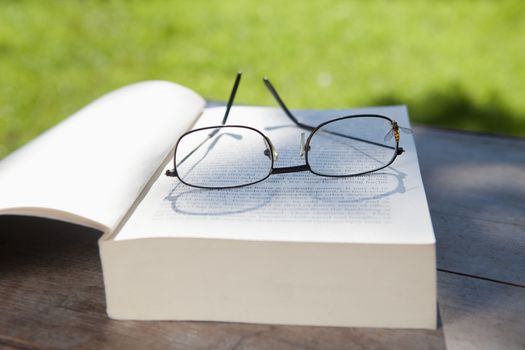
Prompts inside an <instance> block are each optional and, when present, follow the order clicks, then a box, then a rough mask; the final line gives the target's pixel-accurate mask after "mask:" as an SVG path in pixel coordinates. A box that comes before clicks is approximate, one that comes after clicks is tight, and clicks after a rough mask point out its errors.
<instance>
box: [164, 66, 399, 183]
mask: <svg viewBox="0 0 525 350" xmlns="http://www.w3.org/2000/svg"><path fill="white" fill-rule="evenodd" d="M240 78H241V73H237V77H236V79H235V83H234V86H233V89H232V92H231V94H230V98H229V100H228V104H227V107H226V112H225V115H224V117H223V120H222V125H217V126H207V127H203V128H198V129H193V130H190V131H187V132H185V133H184V134H182V135H181V136H180V137H179V139H178V140H177V143H176V144H175V149H174V154H173V170H167V171H166V173H165V175H166V176H170V177H177V178H178V179H179V181H180V182H182V183H183V184H185V185H187V186H190V187H194V188H202V189H231V188H240V187H245V186H251V185H254V184H257V183H259V182H262V181H264V180H266V179H268V178H269V177H270V176H271V175H273V174H287V173H296V172H303V171H310V172H311V173H313V174H315V175H317V176H322V177H329V178H348V177H355V176H361V175H365V174H370V173H373V172H376V171H378V170H381V169H384V168H386V167H388V166H390V165H391V164H392V163H393V162H394V161H395V160H396V158H397V156H398V155H401V154H403V152H404V149H403V148H402V147H399V131H398V126H397V122H396V121H395V120H393V119H391V118H389V117H386V116H384V115H380V114H356V115H349V116H343V117H338V118H335V119H331V120H328V121H326V122H323V123H321V124H319V125H317V126H315V127H313V126H310V125H307V124H303V123H301V122H299V120H298V119H297V118H296V117H295V116H294V115H293V114H292V113H291V112H290V110H289V109H288V108H287V107H286V105H285V104H284V102H283V100H282V99H281V97H280V96H279V94H278V93H277V91H276V90H275V88H274V87H273V85H272V84H271V82H270V81H269V80H268V78H266V77H265V78H264V79H263V81H264V83H265V85H266V87H267V88H268V90H269V91H270V93H271V94H272V95H273V97H274V98H275V100H276V101H277V102H278V103H279V105H280V106H281V108H282V109H283V111H284V112H285V114H286V115H287V116H288V117H289V118H290V119H291V120H292V121H293V122H294V124H295V125H296V126H298V127H300V128H303V129H307V130H310V134H309V136H308V138H307V140H306V143H305V145H304V152H305V164H301V165H295V166H289V167H278V168H276V167H274V164H275V161H276V160H275V159H274V158H275V157H274V154H276V149H275V147H274V145H273V144H272V142H271V140H270V138H269V137H268V136H266V135H265V134H264V133H262V132H261V131H259V130H257V129H255V128H253V127H250V126H246V125H225V124H226V121H227V119H228V115H229V112H230V109H231V107H232V104H233V100H234V98H235V94H236V92H237V88H238V86H239V83H240ZM353 118H381V119H384V120H387V121H388V122H390V124H391V125H392V130H393V131H394V136H395V146H388V145H384V144H381V143H376V142H373V141H369V140H364V139H360V138H357V137H352V136H348V135H342V134H338V133H335V132H330V133H332V134H335V135H336V136H343V137H346V138H351V139H355V140H358V141H363V142H366V143H372V144H375V145H378V146H380V147H385V148H391V149H392V150H394V152H393V153H394V155H393V157H392V159H391V160H390V161H389V162H388V163H386V164H385V165H382V166H381V167H379V168H376V169H373V170H369V171H363V172H360V173H356V174H349V175H327V174H320V173H317V172H315V171H314V170H312V168H311V166H310V164H309V162H308V151H309V150H310V141H311V140H312V137H313V136H314V135H315V133H316V132H317V131H319V129H321V128H322V127H323V126H325V125H327V124H330V123H333V122H337V121H340V120H345V119H353ZM222 128H244V129H249V130H252V131H255V132H256V133H258V134H259V135H261V136H262V137H263V139H264V140H265V143H266V144H267V145H268V146H269V147H270V152H269V155H268V156H269V157H270V160H271V168H270V171H269V172H268V175H266V176H265V177H264V178H262V179H260V180H257V181H254V182H251V183H247V184H241V185H235V186H198V185H193V184H189V183H187V182H185V181H184V180H183V179H182V178H181V177H179V176H178V173H177V149H178V147H179V143H180V141H181V140H182V139H183V138H184V137H185V136H186V135H189V134H192V133H194V132H198V131H203V130H210V129H214V130H217V131H216V132H212V134H213V135H215V134H216V133H217V132H218V131H219V130H220V129H222ZM212 134H210V135H208V136H209V138H208V139H210V138H211V137H213V135H212ZM208 139H206V140H205V141H207V140H208ZM202 144H203V143H201V145H202ZM201 145H199V146H197V148H196V149H195V150H194V151H196V150H197V149H198V148H199V147H200V146H201ZM194 151H192V152H191V153H193V152H194ZM191 153H190V154H189V155H191ZM185 159H186V158H184V159H183V160H182V161H184V160H185Z"/></svg>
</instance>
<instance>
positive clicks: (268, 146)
mask: <svg viewBox="0 0 525 350" xmlns="http://www.w3.org/2000/svg"><path fill="white" fill-rule="evenodd" d="M264 143H266V149H265V150H264V155H265V156H266V157H268V158H270V150H271V152H272V154H273V161H274V162H276V161H277V160H278V159H279V153H277V151H276V150H275V146H274V145H273V144H272V141H269V140H266V139H264Z"/></svg>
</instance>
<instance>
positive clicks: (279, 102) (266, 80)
mask: <svg viewBox="0 0 525 350" xmlns="http://www.w3.org/2000/svg"><path fill="white" fill-rule="evenodd" d="M263 82H264V85H266V87H267V88H268V90H269V91H270V93H271V94H272V96H273V98H274V99H275V100H276V101H277V103H278V104H279V106H281V108H282V109H283V111H284V113H285V114H286V115H287V116H288V118H290V119H291V120H292V121H293V122H294V123H295V124H296V125H298V126H301V127H303V128H305V129H310V130H313V129H315V128H314V127H313V126H310V125H306V124H303V123H301V122H300V121H299V120H297V118H296V117H295V116H294V115H293V114H292V112H290V110H289V109H288V107H286V105H285V104H284V101H283V100H282V99H281V96H279V94H278V93H277V90H275V88H274V87H273V85H272V83H271V82H270V80H269V79H268V77H264V78H263Z"/></svg>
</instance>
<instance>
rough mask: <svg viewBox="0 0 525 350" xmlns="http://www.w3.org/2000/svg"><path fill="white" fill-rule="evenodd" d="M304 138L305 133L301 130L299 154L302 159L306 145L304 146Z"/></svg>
mask: <svg viewBox="0 0 525 350" xmlns="http://www.w3.org/2000/svg"><path fill="white" fill-rule="evenodd" d="M304 138H305V134H304V132H302V133H301V146H300V148H299V156H300V157H301V159H304V155H305V153H306V147H305V141H304Z"/></svg>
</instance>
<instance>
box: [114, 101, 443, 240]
mask: <svg viewBox="0 0 525 350" xmlns="http://www.w3.org/2000/svg"><path fill="white" fill-rule="evenodd" d="M223 113H224V109H223V108H213V109H208V110H206V112H205V113H204V114H203V116H202V117H201V118H200V120H199V122H198V123H197V125H196V126H195V127H205V126H211V125H219V124H220V120H221V119H222V116H223ZM296 113H297V115H298V116H299V119H300V121H301V122H303V123H305V124H308V125H313V126H316V125H318V124H320V123H322V122H324V121H327V120H331V119H334V118H337V117H341V116H346V115H353V114H362V113H374V114H381V115H385V116H388V117H390V118H391V119H394V120H397V121H398V122H399V125H400V126H403V127H410V124H409V120H408V115H407V112H406V108H405V107H404V106H395V107H381V108H373V109H360V110H336V111H297V112H296ZM227 124H229V125H235V124H240V125H246V126H250V127H254V128H257V129H258V130H260V131H261V132H262V133H264V134H265V135H266V136H268V137H269V138H270V139H271V141H272V143H273V144H274V146H275V147H276V148H277V150H278V152H279V156H278V160H277V162H276V163H275V164H274V167H286V166H297V165H301V164H304V163H305V160H304V159H301V157H300V152H299V151H300V144H301V133H304V132H305V130H304V129H301V128H298V127H296V126H295V125H294V124H293V123H292V122H291V121H290V120H289V119H288V118H287V117H286V116H285V115H284V114H283V112H282V111H281V110H279V109H277V108H267V107H234V108H233V109H232V111H231V115H230V118H229V119H228V123H227ZM308 134H309V131H306V137H307V136H308ZM221 142H222V141H221ZM400 147H403V148H404V149H405V153H404V154H402V155H400V156H398V157H397V159H396V160H395V162H394V163H393V164H392V165H391V166H389V167H387V168H384V169H382V170H379V171H377V172H374V173H371V174H368V175H363V176H356V177H349V178H327V177H321V176H317V175H315V174H313V173H311V172H309V171H305V172H298V173H287V174H273V175H271V176H270V177H269V178H268V179H266V180H265V181H262V182H260V183H257V184H254V185H251V186H247V187H242V188H234V189H219V190H210V189H199V188H193V187H189V186H187V185H185V184H183V183H181V182H180V181H179V180H178V179H177V178H170V177H166V176H164V175H161V176H160V177H159V178H158V179H157V181H156V182H155V183H154V184H153V186H152V188H151V190H150V191H149V193H148V194H147V195H146V197H145V198H144V199H143V201H142V202H141V203H140V204H139V205H138V207H137V208H136V210H135V212H134V213H133V214H132V215H131V218H130V219H129V221H128V222H126V224H125V225H124V226H123V227H122V229H121V231H119V232H118V233H117V235H116V237H115V238H114V239H115V240H126V239H140V238H152V237H191V238H217V239H241V240H270V241H311V242H363V243H394V244H395V243H399V244H403V243H414V244H433V243H434V235H433V231H432V225H431V222H430V215H429V212H428V206H427V202H426V197H425V192H424V188H423V184H422V181H421V176H420V171H419V165H418V161H417V155H416V150H415V145H414V140H413V136H412V135H411V134H405V133H402V134H401V141H400ZM327 152H328V153H329V150H327ZM222 156H223V157H224V159H223V161H227V159H228V158H227V157H228V155H227V154H223V155H222ZM335 156H337V155H335ZM172 167H173V164H171V163H170V164H169V165H168V166H167V168H172Z"/></svg>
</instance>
